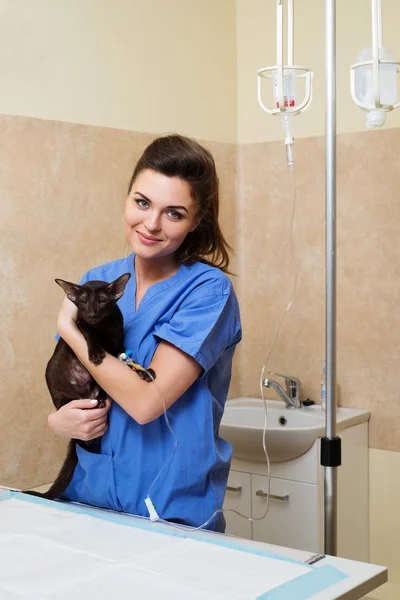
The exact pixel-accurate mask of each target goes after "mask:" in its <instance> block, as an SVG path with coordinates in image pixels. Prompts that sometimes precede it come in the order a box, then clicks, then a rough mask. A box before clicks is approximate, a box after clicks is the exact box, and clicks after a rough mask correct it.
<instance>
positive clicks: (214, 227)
mask: <svg viewBox="0 0 400 600" xmlns="http://www.w3.org/2000/svg"><path fill="white" fill-rule="evenodd" d="M145 169H151V170H152V171H156V172H157V173H161V174H163V175H166V176H167V177H179V178H180V179H182V180H183V181H186V182H187V183H188V184H189V186H190V189H191V195H192V198H193V200H194V201H195V202H196V206H197V216H198V217H199V224H198V225H197V227H196V229H194V231H192V232H190V233H188V234H187V236H186V238H185V239H184V241H183V243H182V244H181V246H180V247H179V248H178V250H177V251H176V257H177V260H178V261H179V262H180V263H185V264H192V263H194V262H196V261H201V262H204V263H206V264H209V265H211V266H214V267H218V268H219V269H221V271H224V272H225V273H226V272H228V265H229V254H228V250H231V247H230V246H229V244H228V243H227V241H226V240H225V238H224V236H223V233H222V231H221V229H220V226H219V222H218V212H219V181H218V175H217V172H216V169H215V163H214V159H213V157H212V155H211V154H210V152H209V151H208V150H206V149H205V148H203V146H201V145H200V144H199V143H198V142H196V141H195V140H192V139H190V138H187V137H184V136H181V135H168V136H165V137H159V138H157V139H155V140H154V141H153V142H152V143H151V144H150V145H149V146H147V148H146V149H145V151H144V152H143V154H142V156H141V157H140V158H139V160H138V162H137V164H136V167H135V170H134V172H133V175H132V177H131V180H130V183H129V188H128V194H130V192H131V189H132V185H133V183H134V181H135V179H136V177H137V176H138V175H139V173H140V172H141V171H143V170H145Z"/></svg>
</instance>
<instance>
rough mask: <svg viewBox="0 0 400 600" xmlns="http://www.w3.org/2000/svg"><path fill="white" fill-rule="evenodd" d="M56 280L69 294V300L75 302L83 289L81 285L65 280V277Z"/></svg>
mask: <svg viewBox="0 0 400 600" xmlns="http://www.w3.org/2000/svg"><path fill="white" fill-rule="evenodd" d="M55 282H56V283H58V285H59V286H61V287H62V289H63V290H64V292H65V293H66V295H67V298H68V300H71V302H74V303H75V302H76V301H77V298H78V295H79V293H80V291H81V286H80V285H77V284H76V283H71V282H70V281H64V279H55Z"/></svg>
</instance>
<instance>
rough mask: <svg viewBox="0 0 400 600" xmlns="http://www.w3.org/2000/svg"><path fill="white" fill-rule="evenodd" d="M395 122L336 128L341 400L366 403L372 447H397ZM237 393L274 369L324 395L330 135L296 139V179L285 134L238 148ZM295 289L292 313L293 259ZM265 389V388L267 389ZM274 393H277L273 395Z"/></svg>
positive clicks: (253, 389) (399, 336)
mask: <svg viewBox="0 0 400 600" xmlns="http://www.w3.org/2000/svg"><path fill="white" fill-rule="evenodd" d="M399 143H400V129H391V130H382V131H377V132H363V133H350V134H342V135H339V136H338V140H337V153H338V167H337V171H338V173H337V195H338V210H337V230H338V235H337V241H338V248H337V263H338V268H337V281H338V284H337V299H338V300H337V302H338V307H337V346H338V357H337V368H338V391H337V393H338V402H339V404H341V405H343V406H353V407H362V408H366V409H368V410H370V411H371V414H372V416H371V423H370V446H371V447H373V448H380V449H386V450H400V430H399V427H398V423H399V417H400V391H399V386H398V373H399V364H400V312H399V310H398V306H399V300H400V235H399V228H400V225H399V223H400V201H399V200H400V194H399V173H400V169H399V167H400V154H399V152H398V147H399ZM238 163H239V168H238V188H239V194H238V195H239V211H238V228H239V229H238V242H239V246H240V247H239V252H240V268H239V271H240V275H241V279H240V285H241V294H240V302H241V310H242V317H243V325H244V332H245V337H244V341H243V343H242V345H241V348H240V353H239V356H238V365H237V368H239V369H240V375H239V382H240V392H241V394H249V395H253V394H254V395H258V394H259V382H258V380H259V374H260V370H261V367H262V365H263V361H264V360H265V358H266V357H267V354H268V352H269V350H270V348H271V345H272V343H273V340H274V338H275V336H276V332H277V329H278V326H279V323H280V320H281V319H282V316H283V315H285V318H284V320H283V323H282V327H281V330H280V334H279V336H278V338H277V341H276V344H275V347H274V350H273V352H272V354H271V357H270V360H269V363H268V366H269V370H271V371H276V372H278V373H288V374H291V375H296V376H298V377H299V378H300V379H301V380H302V381H303V384H304V397H310V398H312V399H313V400H318V398H319V381H320V371H321V364H320V363H319V362H318V361H319V360H321V359H322V358H323V357H324V346H325V333H324V331H325V305H324V303H325V300H324V297H325V290H324V286H325V275H324V269H325V265H324V263H325V249H324V244H325V241H324V240H325V223H324V219H325V206H324V203H325V199H324V172H325V166H324V139H323V138H321V137H318V138H308V139H300V140H298V141H296V163H297V164H296V167H295V170H294V178H293V181H294V184H293V182H292V181H291V177H290V174H289V172H288V169H287V167H286V163H285V151H284V147H283V143H282V142H269V143H259V144H246V145H240V146H239V147H238ZM294 197H295V198H296V205H295V206H296V210H295V215H294V222H293V247H294V255H295V258H296V264H297V277H298V278H297V288H296V293H295V296H294V298H293V301H292V305H291V308H290V310H289V311H288V312H287V313H285V311H286V307H287V305H288V303H289V301H290V298H291V296H292V288H293V284H294V281H295V279H294V278H295V272H296V270H295V268H294V263H293V259H292V252H291V236H290V229H291V227H290V224H291V215H292V210H293V202H294ZM268 391H269V390H268ZM272 394H273V392H271V395H272Z"/></svg>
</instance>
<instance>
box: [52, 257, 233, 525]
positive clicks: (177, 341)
mask: <svg viewBox="0 0 400 600" xmlns="http://www.w3.org/2000/svg"><path fill="white" fill-rule="evenodd" d="M127 272H129V273H130V274H131V278H130V280H129V281H128V283H127V286H126V288H125V293H124V295H123V296H122V298H121V299H120V300H119V302H118V304H119V307H120V309H121V311H122V314H123V317H124V335H125V346H126V348H129V349H130V350H131V351H132V358H133V360H134V361H135V362H137V363H139V364H141V365H143V366H144V367H148V366H149V365H150V362H151V360H152V358H153V355H154V352H155V350H156V348H157V345H158V343H159V341H160V340H166V341H168V342H169V343H171V344H173V345H174V346H176V347H177V348H180V349H181V350H183V352H185V353H186V354H188V355H190V356H192V357H193V358H194V359H195V360H196V361H197V362H198V363H199V364H200V365H201V367H202V368H203V371H202V374H201V375H200V376H199V378H198V379H197V380H196V381H195V382H194V383H193V385H191V387H190V388H189V389H188V390H187V391H186V392H185V393H184V394H183V395H182V396H181V397H180V398H179V399H178V400H177V401H176V402H175V403H174V404H173V405H172V406H171V407H170V408H169V409H168V411H167V414H168V419H169V422H170V425H171V427H172V430H173V432H174V434H175V436H176V438H177V442H178V444H177V448H176V450H175V452H173V449H174V446H175V440H174V438H173V436H172V434H171V432H170V430H169V429H168V426H167V423H166V421H165V417H164V415H161V416H160V417H159V418H158V419H156V420H154V421H152V422H151V423H147V424H146V425H140V424H138V423H137V422H136V421H135V420H134V419H133V418H132V417H130V416H129V415H128V414H127V413H126V412H125V411H124V410H123V409H122V408H121V407H120V406H119V405H118V404H117V403H116V402H112V404H111V408H110V410H109V413H108V419H109V426H108V429H107V431H106V433H105V434H104V436H103V438H102V444H101V452H100V453H99V454H96V453H94V452H89V451H88V450H86V449H85V448H83V447H82V446H80V445H78V446H77V454H78V464H77V466H76V468H75V472H74V476H73V479H72V481H71V483H70V485H69V486H68V488H67V490H66V491H65V492H64V494H63V497H64V498H68V499H69V500H73V501H77V502H84V503H87V504H93V505H95V506H100V507H105V508H109V509H113V510H117V511H123V512H128V513H133V514H136V515H142V516H146V517H147V516H149V514H148V510H147V508H146V505H145V498H146V497H147V495H148V493H149V490H150V487H151V486H152V483H153V482H154V480H155V479H156V478H157V476H158V479H157V481H156V482H155V484H154V485H153V487H152V488H151V493H150V497H151V500H152V502H153V504H154V505H155V507H156V510H157V513H158V515H159V516H160V517H161V518H163V519H167V520H171V521H176V522H180V523H184V524H186V525H191V526H195V527H198V526H200V525H202V524H203V523H204V522H205V521H207V519H209V518H210V517H211V516H212V514H213V513H214V511H215V510H217V509H220V508H221V507H222V504H223V499H224V494H225V487H226V482H227V478H228V472H229V467H230V459H231V453H232V448H231V445H230V444H229V443H228V442H226V441H225V440H223V439H221V438H220V437H219V434H218V432H219V425H220V421H221V417H222V414H223V410H224V405H225V401H226V397H227V394H228V389H229V384H230V380H231V370H232V358H233V354H234V351H235V347H236V344H237V343H238V342H239V341H240V339H241V325H240V315H239V307H238V302H237V298H236V295H235V292H234V290H233V287H232V283H231V281H230V280H229V278H228V277H227V275H225V274H224V273H222V271H220V270H219V269H217V268H215V267H210V266H208V265H205V264H203V263H200V262H198V263H195V264H193V265H191V266H185V265H181V266H180V267H179V270H178V272H177V273H176V274H175V275H173V276H172V277H170V278H169V279H167V280H165V281H160V282H158V283H156V284H154V285H152V286H151V287H150V288H149V289H148V290H147V292H146V293H145V295H144V297H143V299H142V301H141V302H140V305H139V307H138V310H137V311H136V310H135V295H136V278H135V272H134V254H131V255H129V256H128V257H127V258H122V259H119V260H116V261H114V262H111V263H108V264H106V265H103V266H100V267H96V268H94V269H92V270H91V271H89V272H88V273H86V274H85V275H84V277H83V279H82V281H81V283H84V282H86V281H91V280H100V281H107V282H111V281H113V280H114V279H116V278H117V277H119V276H120V275H122V274H123V273H127ZM127 368H128V367H127ZM178 376H179V375H178ZM148 385H152V384H151V383H149V384H148ZM160 471H161V473H160ZM207 528H209V529H214V530H218V531H224V528H225V520H224V518H223V515H222V514H221V513H219V515H217V517H215V518H214V519H213V520H212V521H211V523H210V524H209V525H208V526H207Z"/></svg>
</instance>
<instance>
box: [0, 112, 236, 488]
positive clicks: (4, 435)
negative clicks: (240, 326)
mask: <svg viewBox="0 0 400 600" xmlns="http://www.w3.org/2000/svg"><path fill="white" fill-rule="evenodd" d="M0 132H1V141H2V143H1V144H0V189H1V196H0V214H1V219H0V278H1V285H0V314H1V321H0V348H1V354H2V359H1V361H0V381H1V407H2V417H1V425H2V428H1V436H0V482H1V484H2V485H8V486H10V487H26V486H37V485H40V484H43V483H47V482H49V481H52V480H53V478H54V477H55V475H56V473H57V472H58V469H59V467H60V465H61V462H62V459H63V456H64V452H65V443H64V442H63V441H62V440H59V439H57V438H56V437H55V436H54V435H53V434H51V433H50V431H49V430H48V428H47V424H46V418H47V414H48V412H49V410H50V408H51V400H50V397H49V395H48V392H47V388H46V385H45V381H44V370H45V366H46V363H47V361H48V359H49V358H50V355H51V353H52V350H53V348H54V344H55V342H54V334H55V326H56V317H57V312H58V309H59V306H60V303H61V301H62V291H61V290H60V289H59V287H58V286H57V285H56V284H55V283H54V278H55V277H62V278H65V279H70V280H78V279H79V278H80V277H81V275H82V274H83V272H84V271H85V270H86V269H88V268H90V267H92V266H95V265H97V264H101V263H102V262H107V261H109V260H112V259H114V258H117V257H119V256H124V255H125V254H126V252H127V249H126V246H125V240H124V237H123V233H122V213H123V208H124V201H125V191H126V187H127V184H128V181H129V178H130V175H131V171H132V168H133V165H134V162H135V159H136V158H138V156H139V155H140V154H141V152H142V151H143V149H144V147H145V146H146V145H147V143H148V142H149V141H150V140H151V139H152V138H153V137H154V136H153V135H149V134H143V133H135V132H129V131H122V130H116V129H108V128H100V127H91V126H85V125H73V124H68V123H62V122H56V121H46V120H40V119H31V118H22V117H13V116H2V117H0ZM210 147H211V149H212V150H213V152H214V154H215V158H216V161H217V166H218V170H219V173H220V178H221V187H222V193H223V203H222V204H223V206H222V211H221V212H222V220H223V222H224V223H225V233H226V235H227V238H228V240H229V241H230V243H231V244H232V245H235V239H234V236H235V221H236V219H235V210H234V202H235V178H234V176H233V173H234V171H235V161H236V147H235V145H233V144H223V143H221V144H218V143H214V144H210Z"/></svg>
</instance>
